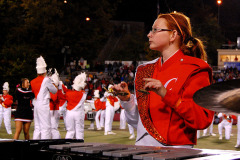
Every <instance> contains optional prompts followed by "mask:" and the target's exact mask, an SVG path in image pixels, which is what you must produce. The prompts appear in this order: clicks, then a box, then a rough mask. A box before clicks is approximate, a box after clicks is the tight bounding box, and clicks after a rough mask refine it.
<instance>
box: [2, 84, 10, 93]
mask: <svg viewBox="0 0 240 160" xmlns="http://www.w3.org/2000/svg"><path fill="white" fill-rule="evenodd" d="M3 90H5V91H8V92H9V84H8V82H5V83H4V84H3Z"/></svg>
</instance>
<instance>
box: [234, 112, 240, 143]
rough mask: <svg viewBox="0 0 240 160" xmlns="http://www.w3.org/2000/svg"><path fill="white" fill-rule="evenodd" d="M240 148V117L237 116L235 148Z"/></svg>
mask: <svg viewBox="0 0 240 160" xmlns="http://www.w3.org/2000/svg"><path fill="white" fill-rule="evenodd" d="M238 147H240V115H238V116H237V144H236V145H235V148H238Z"/></svg>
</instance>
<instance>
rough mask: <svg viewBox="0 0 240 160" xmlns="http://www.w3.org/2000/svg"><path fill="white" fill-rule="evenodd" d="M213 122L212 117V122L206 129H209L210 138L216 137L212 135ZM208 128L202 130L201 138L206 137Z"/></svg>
mask: <svg viewBox="0 0 240 160" xmlns="http://www.w3.org/2000/svg"><path fill="white" fill-rule="evenodd" d="M213 122H214V117H213V120H212V123H211V125H210V126H209V127H208V128H209V135H210V136H216V134H215V133H213ZM208 128H206V129H204V130H203V136H207V131H208Z"/></svg>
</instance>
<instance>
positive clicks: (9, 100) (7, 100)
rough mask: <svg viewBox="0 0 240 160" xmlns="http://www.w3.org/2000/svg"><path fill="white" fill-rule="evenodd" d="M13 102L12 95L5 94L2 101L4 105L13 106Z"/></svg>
mask: <svg viewBox="0 0 240 160" xmlns="http://www.w3.org/2000/svg"><path fill="white" fill-rule="evenodd" d="M12 104H13V97H12V96H11V95H6V96H4V101H3V102H2V105H3V106H5V107H6V108H8V107H11V105H12Z"/></svg>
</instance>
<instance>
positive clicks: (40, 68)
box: [36, 56, 47, 74]
mask: <svg viewBox="0 0 240 160" xmlns="http://www.w3.org/2000/svg"><path fill="white" fill-rule="evenodd" d="M36 63H37V67H36V69H37V73H38V74H43V73H46V72H47V70H46V67H47V64H46V62H45V60H44V59H43V57H42V56H40V57H39V58H37V62H36Z"/></svg>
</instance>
